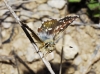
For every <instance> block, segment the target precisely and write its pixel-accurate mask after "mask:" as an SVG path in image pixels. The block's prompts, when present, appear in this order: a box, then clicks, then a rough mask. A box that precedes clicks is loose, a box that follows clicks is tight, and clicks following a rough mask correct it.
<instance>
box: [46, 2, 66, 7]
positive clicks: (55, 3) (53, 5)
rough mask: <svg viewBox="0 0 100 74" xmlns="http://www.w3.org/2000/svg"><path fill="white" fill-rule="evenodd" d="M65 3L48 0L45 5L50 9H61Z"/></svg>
mask: <svg viewBox="0 0 100 74" xmlns="http://www.w3.org/2000/svg"><path fill="white" fill-rule="evenodd" d="M65 3H66V1H65V0H48V2H47V4H48V5H50V6H51V7H55V8H58V9H61V8H63V7H64V5H65Z"/></svg>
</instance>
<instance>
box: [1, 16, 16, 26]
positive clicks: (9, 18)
mask: <svg viewBox="0 0 100 74" xmlns="http://www.w3.org/2000/svg"><path fill="white" fill-rule="evenodd" d="M5 21H6V22H5ZM5 21H4V22H3V23H2V26H3V27H4V28H9V27H11V22H13V21H14V19H13V18H12V17H8V18H6V19H5ZM7 22H9V23H7Z"/></svg>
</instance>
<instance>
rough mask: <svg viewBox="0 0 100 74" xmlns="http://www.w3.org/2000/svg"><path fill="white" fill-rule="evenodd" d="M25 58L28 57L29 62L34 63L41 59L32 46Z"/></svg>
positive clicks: (27, 50) (28, 48)
mask: <svg viewBox="0 0 100 74" xmlns="http://www.w3.org/2000/svg"><path fill="white" fill-rule="evenodd" d="M25 57H26V61H27V62H32V61H35V60H38V59H40V57H39V55H38V54H37V53H36V51H35V49H34V47H33V46H32V44H30V45H29V46H28V47H27V49H26V54H25Z"/></svg>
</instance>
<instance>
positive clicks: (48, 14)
mask: <svg viewBox="0 0 100 74" xmlns="http://www.w3.org/2000/svg"><path fill="white" fill-rule="evenodd" d="M53 15H54V13H52V12H49V11H39V12H35V13H34V14H33V15H32V17H33V18H36V19H40V18H41V17H44V16H49V17H52V16H53Z"/></svg>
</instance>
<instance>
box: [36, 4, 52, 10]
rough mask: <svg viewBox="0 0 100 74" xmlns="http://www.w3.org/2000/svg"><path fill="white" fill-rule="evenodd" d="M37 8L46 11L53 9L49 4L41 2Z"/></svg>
mask: <svg viewBox="0 0 100 74" xmlns="http://www.w3.org/2000/svg"><path fill="white" fill-rule="evenodd" d="M37 10H39V11H40V10H42V11H43V10H45V11H52V8H51V7H50V6H48V5H47V4H41V5H39V6H38V7H37Z"/></svg>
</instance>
